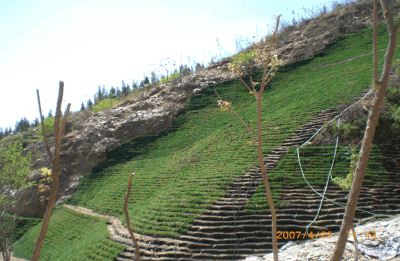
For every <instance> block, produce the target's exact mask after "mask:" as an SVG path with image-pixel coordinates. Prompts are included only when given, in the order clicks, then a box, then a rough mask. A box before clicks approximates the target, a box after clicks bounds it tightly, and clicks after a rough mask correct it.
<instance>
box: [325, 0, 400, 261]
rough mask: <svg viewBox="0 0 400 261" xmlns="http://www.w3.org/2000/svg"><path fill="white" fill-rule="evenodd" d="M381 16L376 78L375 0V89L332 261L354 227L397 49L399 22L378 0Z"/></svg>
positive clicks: (375, 20) (376, 11) (335, 259)
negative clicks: (382, 45) (382, 47)
mask: <svg viewBox="0 0 400 261" xmlns="http://www.w3.org/2000/svg"><path fill="white" fill-rule="evenodd" d="M380 2H381V6H382V10H383V16H384V18H385V20H386V23H387V27H388V32H389V45H388V48H387V52H386V54H385V56H384V64H383V71H382V74H381V77H380V79H379V81H378V68H377V67H378V50H377V46H378V44H377V23H378V22H377V20H378V14H377V13H378V3H377V0H374V10H373V16H374V21H373V31H374V36H373V37H374V43H373V45H374V87H375V89H376V94H375V97H374V98H373V100H372V104H371V108H370V110H369V115H368V121H367V127H366V129H365V133H364V138H363V140H362V144H361V149H360V154H359V158H358V161H357V167H356V170H355V173H354V178H353V184H352V186H351V189H350V195H349V199H348V201H347V205H346V210H345V213H344V217H343V222H342V226H341V228H340V232H339V237H338V241H337V242H336V246H335V250H334V252H333V255H332V257H331V260H332V261H339V260H341V259H342V257H343V252H344V247H345V245H346V242H347V237H348V234H347V233H348V232H349V231H350V229H351V228H352V227H353V220H354V216H355V213H356V207H357V203H358V198H359V196H360V192H361V188H362V182H363V180H364V176H365V171H366V168H367V163H368V159H369V154H370V152H371V145H372V141H373V138H374V135H375V129H376V125H377V123H378V120H379V116H380V109H381V107H382V104H383V99H384V97H385V93H386V87H387V85H388V82H389V76H390V72H391V71H392V64H393V57H394V51H395V48H396V43H397V37H398V34H399V30H400V21H398V22H397V24H396V25H394V20H393V14H392V13H391V11H390V7H389V6H388V2H387V1H386V0H380Z"/></svg>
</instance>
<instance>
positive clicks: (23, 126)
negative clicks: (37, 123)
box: [14, 117, 30, 134]
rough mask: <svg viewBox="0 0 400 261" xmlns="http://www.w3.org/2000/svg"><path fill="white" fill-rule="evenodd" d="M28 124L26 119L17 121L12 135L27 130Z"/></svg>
mask: <svg viewBox="0 0 400 261" xmlns="http://www.w3.org/2000/svg"><path fill="white" fill-rule="evenodd" d="M29 127H30V124H29V121H28V120H27V119H26V117H24V118H22V119H21V120H20V121H17V123H16V124H15V129H14V134H17V133H22V132H24V131H26V130H27V129H29Z"/></svg>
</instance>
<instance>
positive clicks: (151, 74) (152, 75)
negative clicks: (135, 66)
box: [150, 71, 158, 84]
mask: <svg viewBox="0 0 400 261" xmlns="http://www.w3.org/2000/svg"><path fill="white" fill-rule="evenodd" d="M150 82H151V84H155V83H157V82H158V78H157V75H156V73H155V72H154V71H153V72H151V73H150Z"/></svg>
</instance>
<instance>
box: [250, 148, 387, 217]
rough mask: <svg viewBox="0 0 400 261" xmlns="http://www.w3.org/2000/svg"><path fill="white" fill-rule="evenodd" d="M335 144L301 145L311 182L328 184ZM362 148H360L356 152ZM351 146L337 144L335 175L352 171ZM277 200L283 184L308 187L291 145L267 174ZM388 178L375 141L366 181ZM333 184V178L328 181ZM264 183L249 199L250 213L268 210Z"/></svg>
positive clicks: (305, 166)
mask: <svg viewBox="0 0 400 261" xmlns="http://www.w3.org/2000/svg"><path fill="white" fill-rule="evenodd" d="M334 151H335V146H328V147H303V148H300V149H299V157H300V162H301V167H302V169H303V173H304V177H305V178H306V180H307V182H308V183H309V184H310V185H311V186H325V184H326V178H327V177H328V173H329V170H330V168H331V166H332V160H333V154H334ZM358 152H359V149H358V150H357V153H358ZM350 156H351V147H346V146H338V148H337V150H336V157H335V161H334V164H333V167H332V172H331V176H332V177H333V178H335V177H340V178H346V176H347V174H348V173H349V171H350V170H349V166H350ZM268 176H269V177H270V178H269V183H270V187H271V192H272V197H273V199H274V202H276V203H278V202H279V199H280V197H281V193H280V189H281V188H282V187H283V186H299V187H305V186H308V184H307V183H306V182H305V180H304V178H303V175H302V173H301V170H300V168H299V163H298V159H297V149H296V148H291V149H290V150H289V152H288V153H287V154H286V155H285V156H284V157H283V158H282V159H281V160H280V161H279V164H278V166H276V167H275V168H274V169H273V170H272V171H271V173H270V174H269V175H268ZM387 181H388V177H387V172H386V171H385V169H384V168H383V167H382V155H381V152H380V150H379V148H378V146H376V145H372V149H371V154H370V157H369V160H368V164H367V170H366V172H365V178H364V181H363V185H379V184H385V183H386V182H387ZM329 184H332V181H329ZM268 208H269V207H268V201H267V198H266V196H265V186H264V183H262V184H260V185H259V186H258V187H257V190H256V193H254V194H253V196H252V197H251V198H250V199H249V201H248V203H247V205H246V206H245V209H246V211H247V212H251V213H265V210H266V209H268Z"/></svg>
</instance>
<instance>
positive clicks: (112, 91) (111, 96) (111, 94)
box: [108, 86, 117, 99]
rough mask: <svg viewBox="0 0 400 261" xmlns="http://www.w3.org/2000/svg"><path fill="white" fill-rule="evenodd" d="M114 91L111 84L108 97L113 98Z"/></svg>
mask: <svg viewBox="0 0 400 261" xmlns="http://www.w3.org/2000/svg"><path fill="white" fill-rule="evenodd" d="M116 92H117V91H116V90H115V88H114V86H111V89H110V94H109V95H108V97H109V98H110V99H114V98H115V93H116Z"/></svg>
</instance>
